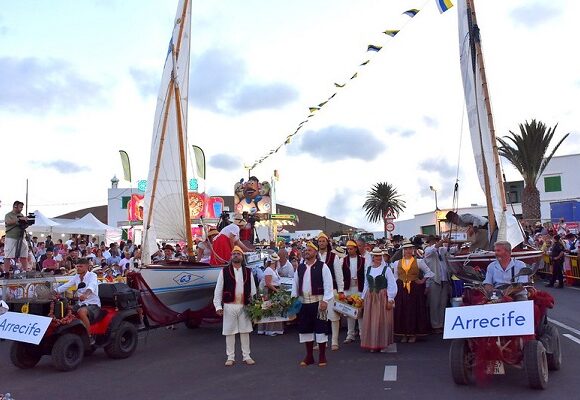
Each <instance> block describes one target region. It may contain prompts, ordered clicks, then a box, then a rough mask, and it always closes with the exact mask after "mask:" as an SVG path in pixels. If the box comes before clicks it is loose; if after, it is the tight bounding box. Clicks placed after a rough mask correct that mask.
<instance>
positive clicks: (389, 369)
mask: <svg viewBox="0 0 580 400" xmlns="http://www.w3.org/2000/svg"><path fill="white" fill-rule="evenodd" d="M396 380H397V366H396V365H385V374H384V375H383V381H384V382H395V381H396Z"/></svg>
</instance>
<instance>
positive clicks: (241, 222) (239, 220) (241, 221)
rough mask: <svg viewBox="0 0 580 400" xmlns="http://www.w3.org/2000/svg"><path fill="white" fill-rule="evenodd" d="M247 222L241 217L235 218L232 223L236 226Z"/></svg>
mask: <svg viewBox="0 0 580 400" xmlns="http://www.w3.org/2000/svg"><path fill="white" fill-rule="evenodd" d="M247 223H248V222H247V221H246V220H245V219H243V218H236V219H235V220H234V224H236V225H237V226H245V225H246V224H247Z"/></svg>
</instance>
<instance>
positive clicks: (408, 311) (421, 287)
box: [393, 240, 434, 343]
mask: <svg viewBox="0 0 580 400" xmlns="http://www.w3.org/2000/svg"><path fill="white" fill-rule="evenodd" d="M401 247H402V249H403V258H401V259H400V260H399V261H395V262H394V264H393V272H394V275H395V279H396V280H397V297H396V298H395V303H396V304H397V307H395V335H396V336H400V337H401V343H405V342H407V341H408V342H409V343H415V340H416V337H417V336H418V335H427V334H428V333H429V332H430V330H431V327H430V326H429V313H428V311H427V304H426V301H425V289H426V284H425V282H426V280H427V279H429V278H431V277H433V275H434V274H433V272H432V271H431V270H430V269H429V267H428V266H427V264H425V261H424V260H421V259H417V258H416V257H414V252H415V245H413V243H411V242H410V241H408V240H407V241H405V242H403V245H402V246H401Z"/></svg>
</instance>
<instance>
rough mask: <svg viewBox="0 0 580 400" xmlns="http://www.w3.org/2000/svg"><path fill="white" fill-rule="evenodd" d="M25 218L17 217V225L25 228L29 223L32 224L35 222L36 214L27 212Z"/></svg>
mask: <svg viewBox="0 0 580 400" xmlns="http://www.w3.org/2000/svg"><path fill="white" fill-rule="evenodd" d="M26 218H27V219H24V218H18V225H19V226H20V227H21V228H22V229H26V228H28V227H29V226H31V225H34V222H36V215H34V213H28V215H27V216H26Z"/></svg>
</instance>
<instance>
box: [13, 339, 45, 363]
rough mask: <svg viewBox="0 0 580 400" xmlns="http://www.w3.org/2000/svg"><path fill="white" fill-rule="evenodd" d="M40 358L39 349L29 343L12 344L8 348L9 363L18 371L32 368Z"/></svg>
mask: <svg viewBox="0 0 580 400" xmlns="http://www.w3.org/2000/svg"><path fill="white" fill-rule="evenodd" d="M41 357H42V353H41V352H40V348H39V347H38V346H35V345H33V344H30V343H21V342H13V343H12V347H10V361H12V364H14V366H16V367H18V368H20V369H29V368H34V367H35V366H36V364H38V362H39V361H40V358H41Z"/></svg>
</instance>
